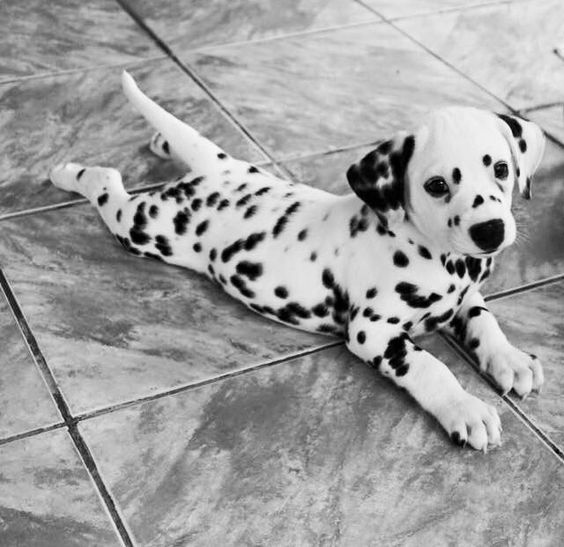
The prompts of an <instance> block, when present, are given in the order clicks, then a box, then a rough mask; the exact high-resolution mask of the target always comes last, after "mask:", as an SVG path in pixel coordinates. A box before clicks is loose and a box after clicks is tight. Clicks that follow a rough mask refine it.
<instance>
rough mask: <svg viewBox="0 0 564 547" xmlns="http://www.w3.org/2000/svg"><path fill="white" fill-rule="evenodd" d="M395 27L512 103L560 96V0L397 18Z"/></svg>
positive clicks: (563, 68) (563, 83) (563, 69)
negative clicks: (558, 53) (556, 49)
mask: <svg viewBox="0 0 564 547" xmlns="http://www.w3.org/2000/svg"><path fill="white" fill-rule="evenodd" d="M397 25H398V26H399V28H401V29H402V30H404V31H405V32H407V33H408V34H409V35H411V36H413V37H414V38H416V39H417V40H418V41H420V42H421V43H423V44H424V45H425V46H427V47H428V48H430V49H431V50H432V51H433V52H435V53H436V54H437V55H439V56H440V57H442V58H443V59H445V60H447V61H448V62H449V63H451V64H453V65H454V66H455V67H456V68H458V69H459V70H461V71H462V72H463V73H464V74H466V75H468V76H469V77H470V78H472V79H473V80H474V81H476V82H478V83H479V84H481V85H482V86H484V87H485V88H486V89H488V90H489V91H491V92H492V93H494V94H495V95H496V96H497V97H499V98H501V99H503V100H505V101H507V103H509V104H510V105H511V106H512V107H513V108H518V109H521V108H526V107H527V106H534V105H536V104H539V103H549V102H555V101H561V100H562V89H564V63H562V61H561V60H560V59H559V58H558V57H557V56H556V55H555V54H554V52H553V50H554V48H555V47H557V46H558V45H559V44H561V43H564V6H563V4H562V2H561V1H560V0H541V1H539V2H513V3H508V4H499V5H496V6H493V7H484V8H481V9H473V10H468V11H460V12H452V13H444V14H441V15H432V16H428V17H421V18H413V19H406V20H402V21H398V22H397Z"/></svg>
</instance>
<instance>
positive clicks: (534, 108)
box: [519, 101, 564, 114]
mask: <svg viewBox="0 0 564 547" xmlns="http://www.w3.org/2000/svg"><path fill="white" fill-rule="evenodd" d="M555 106H564V102H563V101H560V102H555V103H545V104H537V105H535V106H528V107H526V108H521V109H520V110H519V112H520V113H522V114H529V113H530V112H536V111H537V110H544V109H547V108H554V107H555Z"/></svg>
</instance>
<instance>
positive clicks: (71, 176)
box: [49, 163, 84, 192]
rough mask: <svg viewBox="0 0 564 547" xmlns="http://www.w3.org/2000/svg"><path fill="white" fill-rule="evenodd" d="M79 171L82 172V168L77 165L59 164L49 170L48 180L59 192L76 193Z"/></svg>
mask: <svg viewBox="0 0 564 547" xmlns="http://www.w3.org/2000/svg"><path fill="white" fill-rule="evenodd" d="M81 171H84V166H83V165H81V164H79V163H60V164H58V165H55V167H53V169H51V171H50V173H49V179H50V180H51V182H52V183H53V184H54V185H55V186H56V187H57V188H60V189H61V190H66V191H67V192H78V180H79V179H80V173H81Z"/></svg>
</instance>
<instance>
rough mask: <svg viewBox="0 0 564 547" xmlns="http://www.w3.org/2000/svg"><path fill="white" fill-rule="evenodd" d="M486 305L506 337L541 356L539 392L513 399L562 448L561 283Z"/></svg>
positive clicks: (563, 345)
mask: <svg viewBox="0 0 564 547" xmlns="http://www.w3.org/2000/svg"><path fill="white" fill-rule="evenodd" d="M488 306H489V307H490V309H491V310H492V311H493V313H495V315H496V317H497V319H498V321H499V323H500V325H501V327H502V328H503V330H504V332H505V334H506V335H507V337H508V338H509V340H510V341H512V342H513V343H514V344H515V345H517V346H518V347H520V348H521V349H523V351H528V352H529V353H534V354H535V355H537V356H538V357H539V359H541V361H542V363H543V367H544V373H545V377H546V383H545V385H544V387H543V390H542V393H541V395H540V396H538V397H536V396H535V397H531V398H530V399H527V400H525V402H521V401H519V400H518V399H517V400H516V401H515V402H516V404H517V405H518V406H521V407H522V409H523V411H524V412H525V413H526V414H527V416H528V417H529V418H530V419H531V421H532V422H534V423H535V424H536V425H538V426H539V427H540V428H541V429H542V430H543V431H545V432H546V433H547V434H548V435H549V436H550V437H551V439H552V440H553V441H554V442H555V443H557V444H558V445H559V446H560V448H561V449H562V450H564V406H563V405H562V400H563V399H564V377H563V375H562V355H564V317H563V315H562V310H563V309H564V282H560V283H556V284H551V285H547V286H545V287H542V288H539V289H536V290H534V291H529V292H525V293H521V294H517V295H514V296H511V297H508V298H502V299H501V300H496V301H493V302H490V303H489V304H488Z"/></svg>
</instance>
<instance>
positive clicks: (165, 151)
mask: <svg viewBox="0 0 564 547" xmlns="http://www.w3.org/2000/svg"><path fill="white" fill-rule="evenodd" d="M149 150H150V151H151V152H152V153H153V154H155V156H158V157H159V158H163V159H165V160H169V159H171V157H172V155H171V153H170V147H169V145H168V141H167V140H166V139H165V138H164V137H163V136H162V135H161V134H160V133H159V132H157V133H155V134H154V135H153V136H152V137H151V141H150V142H149Z"/></svg>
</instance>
